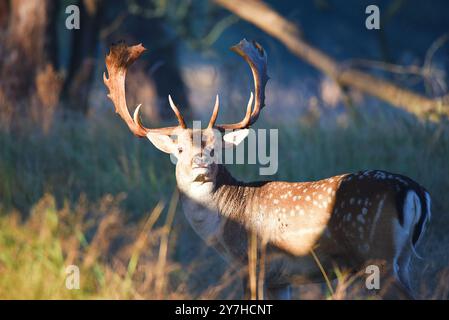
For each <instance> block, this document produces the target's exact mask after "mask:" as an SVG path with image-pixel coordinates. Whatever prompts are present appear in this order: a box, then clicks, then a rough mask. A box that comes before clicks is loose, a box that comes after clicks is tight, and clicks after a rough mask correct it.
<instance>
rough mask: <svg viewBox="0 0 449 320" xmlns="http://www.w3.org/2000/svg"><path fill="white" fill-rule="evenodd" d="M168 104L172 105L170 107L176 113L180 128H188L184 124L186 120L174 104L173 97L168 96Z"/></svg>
mask: <svg viewBox="0 0 449 320" xmlns="http://www.w3.org/2000/svg"><path fill="white" fill-rule="evenodd" d="M168 102H169V103H170V107H171V109H172V110H173V112H174V113H175V115H176V118H177V119H178V122H179V126H180V127H181V128H184V129H185V128H187V126H186V123H185V122H184V118H183V116H182V114H181V112H180V111H179V109H178V107H177V106H176V105H175V103H174V102H173V99H172V98H171V95H168Z"/></svg>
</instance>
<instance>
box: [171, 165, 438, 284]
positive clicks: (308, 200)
mask: <svg viewBox="0 0 449 320" xmlns="http://www.w3.org/2000/svg"><path fill="white" fill-rule="evenodd" d="M220 171H221V172H219V173H218V176H217V179H216V182H214V183H212V182H209V184H210V185H209V186H204V185H201V187H200V188H201V190H202V191H201V190H196V189H190V188H185V187H183V185H182V182H181V183H179V181H178V185H179V186H180V190H181V192H182V193H183V197H182V204H183V209H184V213H185V215H186V217H187V219H188V221H189V222H190V223H191V225H192V227H193V228H194V230H195V231H196V232H197V233H198V234H199V235H200V236H201V237H202V238H203V239H204V240H205V241H206V242H207V243H209V244H211V245H213V246H214V247H215V249H216V250H217V251H218V252H219V253H220V254H221V255H222V256H223V257H224V258H225V259H226V260H228V261H229V262H230V263H231V264H234V265H246V264H247V257H248V254H247V250H248V244H247V241H248V240H247V236H248V234H249V232H255V233H256V234H257V235H258V237H259V238H261V239H263V240H264V242H266V243H267V250H268V251H269V255H268V256H269V257H272V259H271V260H269V262H268V263H267V266H266V279H265V281H266V285H267V287H275V288H279V287H283V286H288V284H290V283H292V282H295V283H297V284H301V283H309V282H322V281H323V275H322V274H321V272H320V270H319V268H318V266H317V263H316V261H314V259H313V257H312V255H311V250H312V249H314V250H315V253H316V255H317V256H318V257H319V259H320V263H321V264H322V265H323V267H324V268H325V270H329V271H331V270H332V268H333V267H335V266H338V267H340V268H348V269H351V270H358V269H360V268H361V267H363V266H364V265H365V264H366V263H367V262H368V261H370V260H373V261H374V260H383V261H389V262H392V264H393V273H394V275H396V276H397V277H398V279H399V280H400V281H401V284H402V285H403V286H404V287H406V288H407V289H408V288H409V287H410V279H409V263H410V258H411V257H412V255H413V254H414V253H415V246H416V244H417V242H418V240H419V238H420V236H421V233H422V231H423V228H424V225H425V223H426V222H427V221H428V219H429V218H430V196H429V194H428V193H427V191H426V190H425V189H424V188H422V187H421V186H419V185H418V184H417V183H416V182H414V181H413V180H411V179H409V178H407V177H404V176H401V175H397V174H392V173H389V172H385V171H380V170H370V171H362V172H359V173H356V174H344V175H339V176H335V177H331V178H328V179H323V180H319V181H314V182H280V181H270V182H254V183H242V182H239V181H237V180H235V179H234V178H233V177H232V176H231V175H230V174H229V172H227V170H226V169H225V168H224V167H222V168H220ZM206 184H207V183H206Z"/></svg>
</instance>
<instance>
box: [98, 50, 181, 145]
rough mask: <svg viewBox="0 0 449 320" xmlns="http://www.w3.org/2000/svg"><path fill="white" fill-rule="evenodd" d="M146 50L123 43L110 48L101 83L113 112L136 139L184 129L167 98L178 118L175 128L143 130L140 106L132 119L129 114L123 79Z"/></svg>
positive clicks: (176, 109)
mask: <svg viewBox="0 0 449 320" xmlns="http://www.w3.org/2000/svg"><path fill="white" fill-rule="evenodd" d="M145 50H146V49H145V48H144V47H143V46H142V44H138V45H135V46H130V47H128V46H127V45H125V44H124V43H120V44H117V45H113V46H111V49H110V52H109V54H108V55H107V56H106V68H107V70H108V76H109V77H106V74H105V73H103V81H104V84H105V85H106V87H107V88H108V89H109V94H108V97H109V99H111V101H112V103H113V104H114V106H115V112H117V113H118V114H119V115H120V117H121V118H122V119H123V120H124V121H125V122H126V124H127V125H128V127H129V129H130V130H131V132H132V133H134V134H135V135H136V136H138V137H145V136H146V135H147V134H148V133H149V132H156V133H166V134H170V133H172V132H173V130H175V129H176V128H179V127H181V128H186V124H185V122H184V118H183V117H182V115H181V112H179V110H178V108H177V107H176V105H175V104H174V103H173V100H172V99H171V97H170V96H169V101H170V107H171V108H172V110H173V112H174V113H175V115H176V117H177V118H178V122H179V125H178V126H175V127H164V128H157V129H149V128H145V127H144V126H143V125H142V123H141V122H140V117H139V110H140V105H139V106H138V107H137V108H136V110H135V111H134V116H133V118H132V117H131V115H130V114H129V110H128V106H127V104H126V93H125V92H126V91H125V79H126V72H127V71H128V67H129V66H130V65H131V64H133V62H134V61H136V60H137V59H138V58H139V57H140V55H141V54H142V53H143V52H144V51H145Z"/></svg>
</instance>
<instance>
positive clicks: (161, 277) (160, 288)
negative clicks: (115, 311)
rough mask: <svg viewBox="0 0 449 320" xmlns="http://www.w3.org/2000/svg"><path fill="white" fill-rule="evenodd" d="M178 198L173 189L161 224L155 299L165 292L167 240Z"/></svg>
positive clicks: (177, 192)
mask: <svg viewBox="0 0 449 320" xmlns="http://www.w3.org/2000/svg"><path fill="white" fill-rule="evenodd" d="M178 200H179V191H178V190H177V189H175V192H173V196H172V198H171V200H170V206H169V208H168V213H167V218H166V220H165V224H164V226H163V233H162V236H161V243H160V246H159V258H158V261H157V265H156V284H155V292H156V297H157V299H162V298H163V297H164V293H165V286H166V280H167V279H166V277H167V274H166V272H165V265H166V263H167V253H168V240H169V237H170V231H171V227H172V224H173V219H174V217H175V213H176V207H177V205H178Z"/></svg>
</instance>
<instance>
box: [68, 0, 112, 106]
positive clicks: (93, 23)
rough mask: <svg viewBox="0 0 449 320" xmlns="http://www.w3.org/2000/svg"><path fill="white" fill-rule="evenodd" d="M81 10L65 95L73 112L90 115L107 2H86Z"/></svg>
mask: <svg viewBox="0 0 449 320" xmlns="http://www.w3.org/2000/svg"><path fill="white" fill-rule="evenodd" d="M78 6H79V9H80V29H74V30H72V31H71V33H72V41H71V42H72V44H71V51H70V58H69V65H68V71H67V77H66V79H65V83H64V89H63V94H64V98H65V100H66V104H65V105H66V106H67V107H68V108H69V109H71V110H74V111H79V112H81V113H83V114H86V113H87V112H88V111H89V106H88V98H89V92H90V89H91V86H92V81H93V75H94V71H95V57H96V54H97V50H98V43H99V34H100V29H101V25H102V21H103V19H102V15H103V10H102V9H103V6H104V1H102V0H82V1H80V2H79V3H78Z"/></svg>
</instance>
